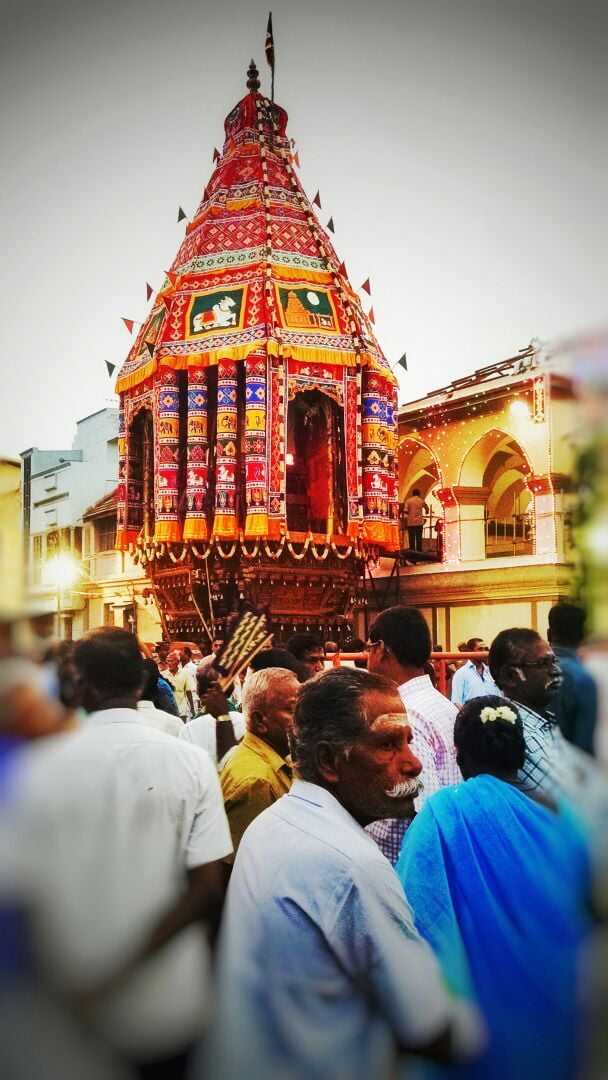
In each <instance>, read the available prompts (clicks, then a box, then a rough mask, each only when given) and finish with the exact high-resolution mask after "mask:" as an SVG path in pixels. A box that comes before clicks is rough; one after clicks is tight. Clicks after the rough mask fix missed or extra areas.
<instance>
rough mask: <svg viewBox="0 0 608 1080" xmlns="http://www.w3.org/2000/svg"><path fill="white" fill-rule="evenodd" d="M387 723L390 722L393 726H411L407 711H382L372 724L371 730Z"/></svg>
mask: <svg viewBox="0 0 608 1080" xmlns="http://www.w3.org/2000/svg"><path fill="white" fill-rule="evenodd" d="M385 724H390V725H391V726H392V727H396V726H399V727H409V724H408V719H407V713H405V712H387V713H381V714H380V716H377V717H376V719H375V720H374V721H373V722H372V723H371V724H370V731H373V730H374V728H377V727H380V726H383V725H385Z"/></svg>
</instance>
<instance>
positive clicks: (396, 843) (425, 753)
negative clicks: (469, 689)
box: [367, 604, 462, 866]
mask: <svg viewBox="0 0 608 1080" xmlns="http://www.w3.org/2000/svg"><path fill="white" fill-rule="evenodd" d="M367 654H368V656H367V666H368V670H369V671H372V672H375V673H376V674H379V675H385V676H386V677H387V678H388V679H392V680H393V682H395V683H396V684H397V687H398V691H399V696H400V698H401V700H402V702H403V704H404V705H405V709H406V712H407V719H408V723H409V726H410V728H411V729H412V735H413V739H412V750H413V752H414V754H415V755H416V757H417V758H418V759H419V761H420V763H421V765H422V772H421V774H420V779H421V781H422V784H423V790H422V793H421V794H420V795H419V796H418V797H417V798H416V800H415V803H414V805H415V808H416V810H420V808H421V806H422V804H423V803H424V800H425V799H427V798H428V797H429V795H432V794H433V792H434V791H437V790H438V789H439V788H441V787H447V786H448V785H449V784H457V783H458V782H459V781H460V780H462V776H461V774H460V770H459V768H458V765H457V764H456V750H455V748H454V720H455V719H456V715H457V709H456V707H455V705H452V703H451V702H450V701H448V700H447V698H445V697H444V696H443V694H440V693H439V691H438V690H435V688H434V687H433V684H432V682H431V680H430V678H429V676H428V675H427V674H426V670H425V667H426V664H427V663H428V661H429V660H430V656H431V634H430V631H429V628H428V626H427V623H426V620H425V618H424V615H423V614H422V613H421V612H420V611H418V610H417V609H416V608H411V607H405V606H404V605H401V604H400V605H397V606H395V607H391V608H387V609H386V611H383V612H381V613H380V615H378V617H377V619H376V621H375V622H374V624H373V626H372V627H371V629H370V632H369V641H368V643H367ZM407 826H408V822H406V821H403V820H398V819H392V818H388V819H386V820H385V821H374V822H373V824H371V825H369V826H368V827H367V831H368V832H369V833H370V835H371V836H373V838H374V840H375V841H376V843H377V844H378V847H379V848H380V850H381V851H382V852H383V854H384V855H386V857H387V859H388V860H389V861H390V862H391V863H392V864H393V866H394V865H395V863H396V862H397V859H398V858H399V853H400V851H401V844H402V843H403V837H404V835H405V831H406V829H407Z"/></svg>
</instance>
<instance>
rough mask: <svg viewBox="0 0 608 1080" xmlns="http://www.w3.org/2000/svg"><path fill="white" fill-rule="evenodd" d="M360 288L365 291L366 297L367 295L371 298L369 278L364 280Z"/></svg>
mask: <svg viewBox="0 0 608 1080" xmlns="http://www.w3.org/2000/svg"><path fill="white" fill-rule="evenodd" d="M361 288H362V289H365V291H366V293H367V295H368V296H371V295H372V290H371V285H370V283H369V278H366V279H365V281H364V282H363V284H362V286H361Z"/></svg>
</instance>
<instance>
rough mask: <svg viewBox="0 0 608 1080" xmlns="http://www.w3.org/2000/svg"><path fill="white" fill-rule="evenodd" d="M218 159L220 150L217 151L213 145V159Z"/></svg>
mask: <svg viewBox="0 0 608 1080" xmlns="http://www.w3.org/2000/svg"><path fill="white" fill-rule="evenodd" d="M219 160H220V152H219V150H216V149H215V147H214V149H213V161H214V163H215V162H216V161H219Z"/></svg>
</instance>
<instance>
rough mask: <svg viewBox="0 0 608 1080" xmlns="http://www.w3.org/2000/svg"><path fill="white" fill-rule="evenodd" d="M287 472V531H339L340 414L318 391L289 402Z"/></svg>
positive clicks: (342, 483)
mask: <svg viewBox="0 0 608 1080" xmlns="http://www.w3.org/2000/svg"><path fill="white" fill-rule="evenodd" d="M286 470H287V481H286V496H287V527H288V529H289V530H290V531H293V532H313V533H323V534H326V533H343V532H344V531H345V529H346V477H345V471H344V431H343V415H342V409H341V408H340V406H339V405H338V404H337V402H335V401H333V400H332V398H330V397H328V396H327V395H326V394H323V393H322V392H321V391H320V390H304V391H300V392H298V393H297V394H295V396H294V397H293V399H292V400H291V401H290V402H289V408H288V412H287V454H286Z"/></svg>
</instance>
